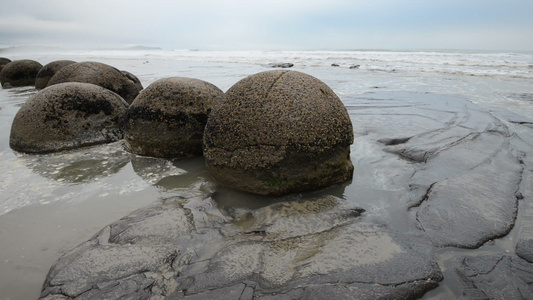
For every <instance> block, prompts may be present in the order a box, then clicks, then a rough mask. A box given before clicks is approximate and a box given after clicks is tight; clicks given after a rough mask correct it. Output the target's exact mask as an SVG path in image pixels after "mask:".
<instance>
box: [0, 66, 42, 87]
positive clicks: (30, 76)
mask: <svg viewBox="0 0 533 300" xmlns="http://www.w3.org/2000/svg"><path fill="white" fill-rule="evenodd" d="M42 67H43V65H41V64H40V63H39V62H37V61H35V60H31V59H23V60H15V61H12V62H10V63H7V64H6V65H5V66H4V67H3V68H2V71H0V83H1V84H2V87H3V88H10V87H19V86H33V85H35V77H36V76H37V73H38V72H39V70H40V69H41V68H42Z"/></svg>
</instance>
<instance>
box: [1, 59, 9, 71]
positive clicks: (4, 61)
mask: <svg viewBox="0 0 533 300" xmlns="http://www.w3.org/2000/svg"><path fill="white" fill-rule="evenodd" d="M10 62H11V59H9V58H5V57H0V72H2V69H3V68H4V66H5V65H7V64H8V63H10Z"/></svg>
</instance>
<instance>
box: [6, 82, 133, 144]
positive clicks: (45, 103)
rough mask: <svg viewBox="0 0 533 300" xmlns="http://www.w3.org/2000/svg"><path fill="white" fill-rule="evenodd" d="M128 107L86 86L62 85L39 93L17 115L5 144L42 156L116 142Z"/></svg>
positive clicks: (101, 90) (99, 89)
mask: <svg viewBox="0 0 533 300" xmlns="http://www.w3.org/2000/svg"><path fill="white" fill-rule="evenodd" d="M127 107H128V104H127V103H126V102H125V101H124V99H122V98H121V97H120V96H119V95H117V94H115V93H113V92H111V91H109V90H107V89H104V88H102V87H99V86H96V85H93V84H88V83H74V82H73V83H62V84H57V85H54V86H51V87H48V88H46V89H43V90H41V91H40V92H38V93H37V94H35V95H34V96H32V97H31V98H30V99H28V101H26V103H24V105H22V107H21V108H20V110H19V111H18V112H17V114H16V115H15V119H14V120H13V125H12V127H11V136H10V139H9V145H10V146H11V148H12V149H14V150H17V151H21V152H27V153H46V152H56V151H61V150H68V149H74V148H78V147H83V146H91V145H96V144H103V143H108V142H113V141H117V140H119V139H121V138H122V136H123V134H122V130H121V126H122V123H123V119H124V116H125V114H126V109H127Z"/></svg>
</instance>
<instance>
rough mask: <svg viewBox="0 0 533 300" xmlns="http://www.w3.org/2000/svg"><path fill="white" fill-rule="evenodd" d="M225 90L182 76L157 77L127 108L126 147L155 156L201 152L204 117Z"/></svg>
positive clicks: (205, 120) (196, 153)
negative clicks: (158, 78)
mask: <svg viewBox="0 0 533 300" xmlns="http://www.w3.org/2000/svg"><path fill="white" fill-rule="evenodd" d="M223 97H224V93H223V92H222V91H221V90H220V89H219V88H217V87H216V86H214V85H213V84H211V83H208V82H205V81H202V80H199V79H194V78H183V77H172V78H165V79H160V80H158V81H156V82H154V83H152V84H151V85H150V86H148V87H147V88H146V89H144V90H143V91H142V92H141V93H140V94H139V96H138V97H137V98H136V99H135V100H134V101H133V103H132V104H131V105H130V107H129V108H128V113H127V123H126V127H125V138H126V148H127V149H128V150H129V151H131V152H133V153H136V154H140V155H146V156H155V157H168V158H170V157H187V156H196V155H202V138H203V133H204V127H205V124H206V122H207V117H208V115H209V113H210V111H211V109H212V108H213V107H214V105H215V103H216V102H217V101H219V100H220V99H221V98H223Z"/></svg>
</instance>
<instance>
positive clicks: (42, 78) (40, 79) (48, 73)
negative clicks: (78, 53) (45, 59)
mask: <svg viewBox="0 0 533 300" xmlns="http://www.w3.org/2000/svg"><path fill="white" fill-rule="evenodd" d="M75 63H76V62H75V61H72V60H56V61H53V62H51V63H48V64H46V65H44V67H42V68H41V70H39V72H38V73H37V76H36V78H35V88H36V89H39V90H40V89H44V88H45V87H46V85H47V84H48V81H50V78H52V76H54V75H55V74H56V73H57V71H59V70H61V69H62V68H63V67H66V66H68V65H72V64H75Z"/></svg>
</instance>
